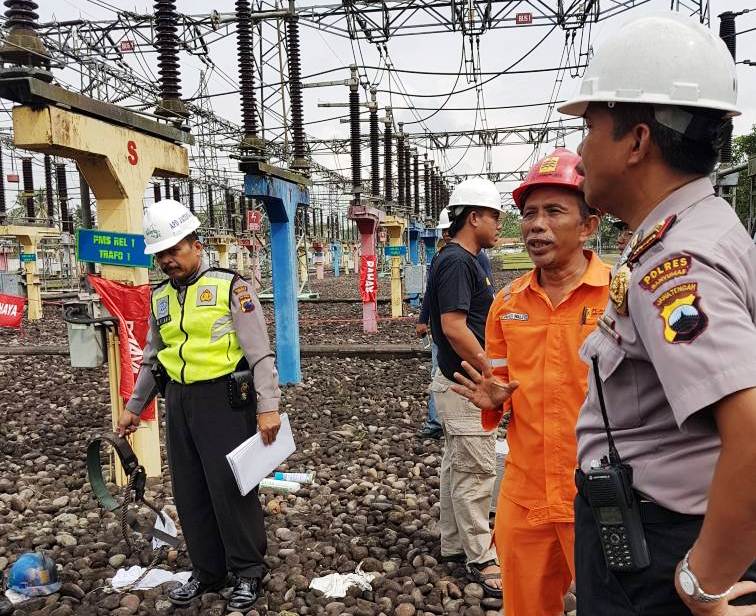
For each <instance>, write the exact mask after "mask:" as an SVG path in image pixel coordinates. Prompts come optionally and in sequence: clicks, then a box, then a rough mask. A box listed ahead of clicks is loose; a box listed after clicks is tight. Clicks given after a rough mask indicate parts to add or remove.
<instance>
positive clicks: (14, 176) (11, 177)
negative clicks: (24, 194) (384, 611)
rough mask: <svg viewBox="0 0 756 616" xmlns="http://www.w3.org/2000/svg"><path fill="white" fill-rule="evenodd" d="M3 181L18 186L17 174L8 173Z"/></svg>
mask: <svg viewBox="0 0 756 616" xmlns="http://www.w3.org/2000/svg"><path fill="white" fill-rule="evenodd" d="M5 179H6V180H7V181H8V182H10V183H11V184H18V173H9V174H8V175H7V176H6V178H5Z"/></svg>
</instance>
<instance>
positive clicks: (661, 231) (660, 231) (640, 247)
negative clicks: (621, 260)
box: [627, 214, 677, 263]
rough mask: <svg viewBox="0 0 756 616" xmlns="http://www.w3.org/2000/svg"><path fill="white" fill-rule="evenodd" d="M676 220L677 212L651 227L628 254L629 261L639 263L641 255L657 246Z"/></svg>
mask: <svg viewBox="0 0 756 616" xmlns="http://www.w3.org/2000/svg"><path fill="white" fill-rule="evenodd" d="M676 220H677V214H672V216H668V217H667V218H665V219H664V220H663V221H662V222H660V223H658V224H657V225H656V226H654V228H653V229H651V232H650V233H649V234H648V235H646V236H645V237H644V238H643V239H641V240H640V241H639V242H638V244H637V245H636V246H635V247H634V248H633V249H632V250H631V251H630V254H629V255H628V256H627V260H628V262H629V263H637V262H638V260H639V259H640V258H641V256H643V255H644V254H645V253H646V252H648V251H649V249H650V248H651V247H652V246H655V245H656V244H658V243H659V242H661V241H662V239H663V238H664V236H665V235H666V234H667V232H668V231H669V230H670V229H671V228H672V225H674V224H675V221H676Z"/></svg>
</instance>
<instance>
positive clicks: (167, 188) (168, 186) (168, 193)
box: [163, 178, 171, 199]
mask: <svg viewBox="0 0 756 616" xmlns="http://www.w3.org/2000/svg"><path fill="white" fill-rule="evenodd" d="M163 184H164V187H165V198H166V199H170V198H171V181H170V180H169V179H168V178H165V179H164V180H163Z"/></svg>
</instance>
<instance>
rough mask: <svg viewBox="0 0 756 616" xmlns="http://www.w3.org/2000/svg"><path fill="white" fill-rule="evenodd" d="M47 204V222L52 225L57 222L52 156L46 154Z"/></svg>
mask: <svg viewBox="0 0 756 616" xmlns="http://www.w3.org/2000/svg"><path fill="white" fill-rule="evenodd" d="M44 161H45V164H44V166H45V203H46V205H47V220H48V221H49V222H50V223H51V224H52V222H53V221H54V220H55V201H54V200H53V185H52V162H51V161H50V155H49V154H45V158H44Z"/></svg>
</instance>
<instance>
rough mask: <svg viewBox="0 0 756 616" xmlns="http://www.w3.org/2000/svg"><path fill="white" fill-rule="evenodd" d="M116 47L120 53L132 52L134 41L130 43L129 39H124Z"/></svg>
mask: <svg viewBox="0 0 756 616" xmlns="http://www.w3.org/2000/svg"><path fill="white" fill-rule="evenodd" d="M118 47H119V49H120V50H121V51H122V52H125V53H128V52H130V51H134V41H130V40H129V39H124V40H122V41H121V43H120V45H119V46H118Z"/></svg>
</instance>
